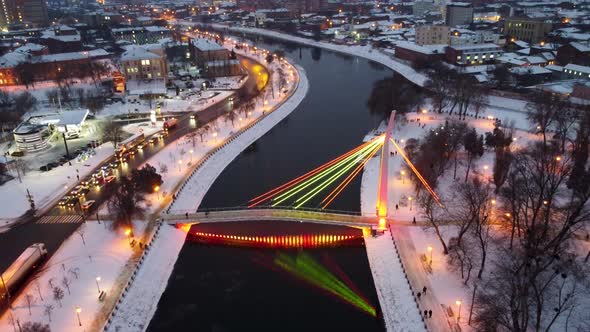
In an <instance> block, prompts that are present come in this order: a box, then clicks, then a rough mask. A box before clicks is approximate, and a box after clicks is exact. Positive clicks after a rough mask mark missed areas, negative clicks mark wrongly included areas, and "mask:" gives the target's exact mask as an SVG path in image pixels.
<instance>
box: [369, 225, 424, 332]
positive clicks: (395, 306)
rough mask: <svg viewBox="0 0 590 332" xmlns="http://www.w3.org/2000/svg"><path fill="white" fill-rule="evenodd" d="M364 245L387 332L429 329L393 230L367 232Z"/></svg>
mask: <svg viewBox="0 0 590 332" xmlns="http://www.w3.org/2000/svg"><path fill="white" fill-rule="evenodd" d="M365 247H366V248H367V256H368V258H369V265H370V266H371V272H372V273H373V280H374V281H375V288H376V290H377V296H378V297H379V303H380V304H381V310H382V312H383V319H384V320H385V326H386V328H387V331H400V332H401V331H411V332H417V331H426V328H425V325H424V323H423V321H422V318H421V315H420V311H419V309H418V306H417V304H416V301H415V300H414V297H413V296H412V293H411V290H410V286H409V283H408V281H407V279H406V278H405V277H404V271H403V268H402V265H401V262H400V259H399V256H398V255H397V254H396V249H395V247H394V245H393V240H392V238H391V233H390V232H389V231H386V232H385V233H384V234H382V235H379V236H377V237H376V238H374V237H372V236H371V235H370V234H365Z"/></svg>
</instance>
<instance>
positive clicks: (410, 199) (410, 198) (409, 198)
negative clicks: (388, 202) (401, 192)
mask: <svg viewBox="0 0 590 332" xmlns="http://www.w3.org/2000/svg"><path fill="white" fill-rule="evenodd" d="M412 199H413V198H412V196H410V197H408V201H410V211H412Z"/></svg>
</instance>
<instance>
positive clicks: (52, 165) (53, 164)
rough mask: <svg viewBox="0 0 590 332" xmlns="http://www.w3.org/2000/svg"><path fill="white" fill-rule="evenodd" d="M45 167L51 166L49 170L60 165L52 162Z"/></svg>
mask: <svg viewBox="0 0 590 332" xmlns="http://www.w3.org/2000/svg"><path fill="white" fill-rule="evenodd" d="M47 166H51V168H56V167H58V166H60V164H59V163H57V162H55V161H54V162H52V163H49V164H47Z"/></svg>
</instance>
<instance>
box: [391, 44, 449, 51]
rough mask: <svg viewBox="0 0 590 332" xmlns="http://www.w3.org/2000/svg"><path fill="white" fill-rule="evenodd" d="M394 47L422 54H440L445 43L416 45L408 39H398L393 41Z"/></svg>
mask: <svg viewBox="0 0 590 332" xmlns="http://www.w3.org/2000/svg"><path fill="white" fill-rule="evenodd" d="M395 45H396V47H400V48H404V49H407V50H410V51H413V52H417V53H422V54H441V53H444V49H445V47H446V46H447V45H423V46H422V45H418V44H416V43H412V42H408V41H399V42H396V43H395Z"/></svg>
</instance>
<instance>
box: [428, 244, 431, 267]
mask: <svg viewBox="0 0 590 332" xmlns="http://www.w3.org/2000/svg"><path fill="white" fill-rule="evenodd" d="M428 251H429V252H430V266H432V246H428Z"/></svg>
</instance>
